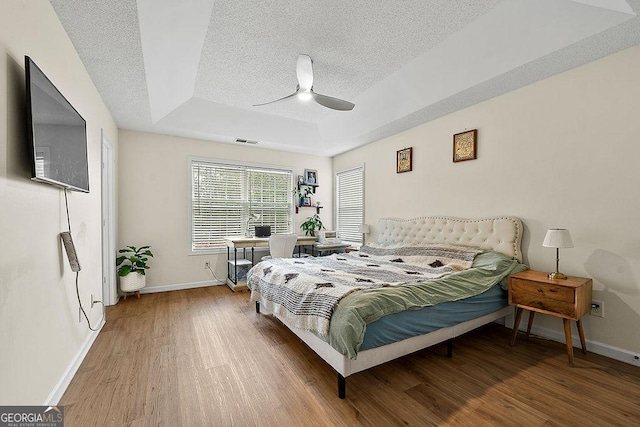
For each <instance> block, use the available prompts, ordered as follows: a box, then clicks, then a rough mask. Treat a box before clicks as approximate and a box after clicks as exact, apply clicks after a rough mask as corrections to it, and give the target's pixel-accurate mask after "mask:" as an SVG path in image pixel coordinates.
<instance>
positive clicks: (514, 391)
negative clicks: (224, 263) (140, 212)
mask: <svg viewBox="0 0 640 427" xmlns="http://www.w3.org/2000/svg"><path fill="white" fill-rule="evenodd" d="M248 299H249V294H248V293H246V292H243V293H233V292H232V291H231V290H230V289H228V288H227V287H226V286H216V287H210V288H199V289H191V290H186V291H175V292H166V293H158V294H146V295H143V296H142V297H141V298H140V299H135V298H132V299H127V300H126V301H122V300H121V301H120V302H119V303H118V304H117V305H116V306H113V307H109V308H108V310H107V323H106V325H105V326H104V328H103V330H102V332H101V333H100V335H99V336H98V338H97V339H96V341H95V343H94V345H93V347H92V348H91V350H90V351H89V354H88V355H87V357H86V358H85V360H84V362H83V363H82V366H81V367H80V369H79V371H78V373H77V374H76V376H75V377H74V379H73V381H72V382H71V384H70V386H69V388H68V389H67V391H66V393H65V394H64V396H63V398H62V400H61V402H60V404H61V405H64V406H65V421H66V425H67V426H90V425H96V426H122V425H131V426H150V425H151V426H156V425H159V426H183V425H184V426H218V425H222V426H227V425H236V426H253V425H261V426H262V425H266V426H288V425H295V426H300V425H349V426H351V425H420V426H425V425H426V426H428V425H455V426H465V425H472V426H482V425H518V426H521V425H522V426H536V425H554V426H561V425H564V426H605V425H621V426H629V425H638V423H640V368H637V367H634V366H631V365H627V364H624V363H621V362H617V361H614V360H611V359H607V358H605V357H602V356H598V355H596V354H591V353H589V354H587V355H583V354H582V353H580V352H576V359H575V364H576V366H575V368H569V367H568V365H567V356H566V351H565V346H564V344H560V343H555V342H551V341H545V340H541V339H537V338H531V339H529V340H525V339H524V338H523V337H519V340H518V343H517V345H516V346H515V347H510V346H509V344H508V343H509V340H510V333H509V332H510V331H509V330H508V329H506V328H503V327H502V326H499V325H495V324H494V325H488V326H486V327H483V328H481V329H479V330H476V331H473V332H470V333H468V334H467V335H464V336H462V337H459V338H456V340H455V341H454V352H453V358H452V359H448V358H447V357H446V345H444V344H443V345H437V346H434V347H432V348H430V349H426V350H423V351H420V352H417V353H414V354H412V355H409V356H406V357H404V358H401V359H398V360H396V361H393V362H389V363H386V364H384V365H382V366H378V367H376V368H373V369H370V370H368V371H366V372H362V373H359V374H356V375H353V376H351V377H349V378H347V398H346V399H344V400H341V399H338V397H337V395H336V373H335V371H333V369H332V368H330V367H329V366H328V365H327V364H326V363H324V362H323V361H322V360H321V359H320V358H319V357H317V356H316V355H315V353H313V352H312V351H311V350H310V349H309V348H308V347H306V345H305V344H304V343H302V342H300V341H299V340H298V339H297V337H296V336H295V335H293V334H292V333H291V332H290V331H289V330H288V329H287V328H286V327H284V326H283V325H281V324H280V323H279V322H278V321H276V320H274V319H273V318H271V317H267V316H263V315H261V314H256V313H255V305H254V304H251V303H249V302H248ZM587 336H588V331H587Z"/></svg>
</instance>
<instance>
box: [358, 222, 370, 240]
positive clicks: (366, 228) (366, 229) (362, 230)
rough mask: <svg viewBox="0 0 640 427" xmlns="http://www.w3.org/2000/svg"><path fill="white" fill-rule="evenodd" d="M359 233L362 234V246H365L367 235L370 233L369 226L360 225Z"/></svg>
mask: <svg viewBox="0 0 640 427" xmlns="http://www.w3.org/2000/svg"><path fill="white" fill-rule="evenodd" d="M358 231H359V232H360V233H362V244H363V245H364V244H365V235H366V234H369V233H370V231H369V224H360V225H359V226H358Z"/></svg>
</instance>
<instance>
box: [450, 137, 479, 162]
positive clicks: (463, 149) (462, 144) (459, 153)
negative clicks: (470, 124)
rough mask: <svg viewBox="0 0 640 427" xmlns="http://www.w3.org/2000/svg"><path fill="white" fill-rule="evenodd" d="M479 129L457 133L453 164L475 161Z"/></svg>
mask: <svg viewBox="0 0 640 427" xmlns="http://www.w3.org/2000/svg"><path fill="white" fill-rule="evenodd" d="M477 136H478V129H473V130H469V131H465V132H462V133H456V134H455V135H453V162H454V163H455V162H463V161H465V160H474V159H475V158H476V157H477V154H476V140H477Z"/></svg>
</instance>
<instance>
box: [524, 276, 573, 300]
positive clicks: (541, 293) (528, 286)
mask: <svg viewBox="0 0 640 427" xmlns="http://www.w3.org/2000/svg"><path fill="white" fill-rule="evenodd" d="M511 290H512V291H513V294H514V297H516V298H517V297H519V296H520V295H521V294H532V295H537V296H538V298H545V299H547V298H550V299H553V300H557V301H564V302H569V303H572V304H573V302H574V296H575V292H574V291H573V289H572V288H567V287H565V286H557V285H552V284H548V283H538V282H532V281H530V280H522V279H513V280H512V281H511ZM527 298H529V297H527ZM514 303H515V304H519V302H518V301H514ZM523 304H524V303H523Z"/></svg>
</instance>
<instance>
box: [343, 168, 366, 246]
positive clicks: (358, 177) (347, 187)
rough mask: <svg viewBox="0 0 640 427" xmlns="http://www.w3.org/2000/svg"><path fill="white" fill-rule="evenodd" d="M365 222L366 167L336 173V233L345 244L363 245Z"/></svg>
mask: <svg viewBox="0 0 640 427" xmlns="http://www.w3.org/2000/svg"><path fill="white" fill-rule="evenodd" d="M363 221H364V166H359V167H357V168H353V169H349V170H346V171H342V172H338V173H336V231H337V232H338V235H339V236H340V239H342V241H343V242H345V243H352V244H356V245H361V244H362V243H363V242H362V233H361V232H360V225H361V224H362V223H363Z"/></svg>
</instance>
